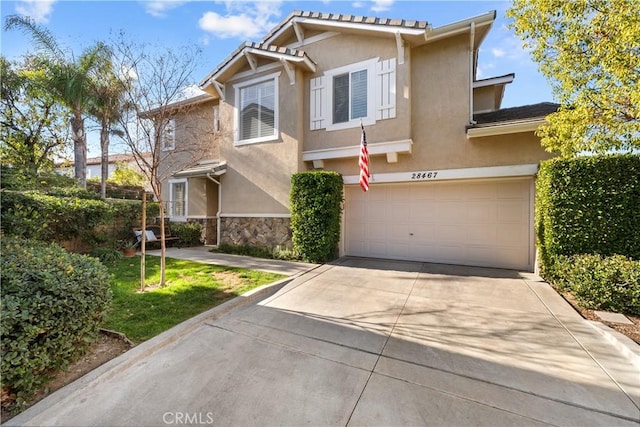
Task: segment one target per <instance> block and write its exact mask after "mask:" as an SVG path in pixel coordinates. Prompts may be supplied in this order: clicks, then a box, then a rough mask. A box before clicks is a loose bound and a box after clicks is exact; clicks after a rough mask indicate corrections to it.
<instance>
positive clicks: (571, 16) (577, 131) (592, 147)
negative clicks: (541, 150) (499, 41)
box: [507, 0, 640, 156]
mask: <svg viewBox="0 0 640 427" xmlns="http://www.w3.org/2000/svg"><path fill="white" fill-rule="evenodd" d="M507 16H508V17H510V18H512V19H513V22H512V23H511V24H510V26H511V28H513V29H515V32H516V34H517V35H518V36H519V37H520V38H521V39H522V40H523V41H524V45H525V47H526V48H528V49H529V50H530V52H531V55H532V57H533V59H534V60H535V61H536V62H538V64H539V66H540V71H541V72H542V73H543V74H544V75H545V76H546V77H547V78H548V79H549V81H550V82H551V84H552V87H553V90H554V93H555V95H556V97H557V98H558V100H559V101H560V102H561V104H562V107H561V108H560V110H559V111H558V112H557V113H553V114H551V115H550V116H549V117H548V122H549V125H548V126H545V127H543V128H541V130H540V131H539V134H540V135H541V137H542V144H543V145H544V146H545V148H546V149H547V150H549V151H556V152H559V153H560V154H562V155H565V156H570V155H574V154H576V153H579V152H582V151H588V152H596V153H603V152H607V151H610V150H628V151H631V150H638V149H640V84H638V81H640V2H639V1H638V0H575V1H565V0H514V1H513V5H512V7H511V8H510V9H509V10H508V12H507Z"/></svg>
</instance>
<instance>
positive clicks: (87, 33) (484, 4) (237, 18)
mask: <svg viewBox="0 0 640 427" xmlns="http://www.w3.org/2000/svg"><path fill="white" fill-rule="evenodd" d="M509 6H510V3H509V2H507V1H398V0H377V1H336V0H325V1H260V2H256V1H178V0H172V1H166V0H165V1H68V0H64V1H62V0H58V1H56V0H24V1H5V0H2V1H1V2H0V8H1V11H0V12H1V16H2V26H3V29H2V39H1V45H0V46H1V53H2V55H3V56H5V57H7V58H9V59H16V58H18V57H20V56H21V55H22V54H24V53H26V52H29V51H33V47H32V41H31V39H30V38H29V37H28V36H26V35H25V34H23V33H22V32H20V31H17V30H12V31H9V32H6V31H4V22H5V18H6V16H8V15H12V14H20V15H27V16H30V17H32V18H33V19H34V20H36V22H38V23H39V24H41V25H44V26H45V27H46V28H48V29H49V30H50V31H52V32H53V34H54V35H55V36H56V38H57V40H58V41H59V43H60V44H61V45H62V46H64V47H66V48H69V49H71V50H72V51H73V52H74V53H79V52H81V51H82V48H83V47H87V46H90V45H92V44H93V43H95V42H96V41H101V40H102V41H107V40H109V39H110V37H111V34H113V33H116V32H119V31H120V30H123V31H124V32H125V33H126V34H127V37H129V38H131V39H134V40H136V41H138V42H149V43H160V44H163V45H169V46H173V47H180V46H184V45H186V44H194V43H195V44H197V45H199V46H200V47H201V48H202V51H203V61H202V62H203V65H202V67H200V68H199V69H198V70H197V71H196V73H195V75H194V76H193V78H194V83H197V82H199V81H200V80H201V79H202V78H204V77H205V76H206V75H207V74H208V73H209V72H210V71H211V70H213V69H214V68H215V67H216V66H217V65H218V63H219V62H220V61H222V60H223V59H224V58H226V57H227V56H228V55H229V54H230V53H231V52H232V51H233V50H234V49H235V48H236V47H238V46H239V45H240V44H241V43H242V42H244V41H256V40H259V39H261V38H262V37H263V36H264V35H265V34H266V33H268V32H269V30H270V29H271V28H272V27H273V26H275V25H276V24H277V23H279V22H280V21H282V20H283V19H285V18H286V17H287V16H288V15H289V14H290V13H291V12H292V11H294V10H309V11H318V12H330V13H347V14H355V15H365V16H377V17H385V18H403V19H416V20H423V21H427V22H429V23H431V24H432V25H433V26H435V27H437V26H440V25H445V24H449V23H452V22H455V21H459V20H462V19H465V18H469V17H472V16H476V15H480V14H482V13H485V12H488V11H490V10H496V11H497V19H496V21H495V23H494V25H493V28H492V30H491V32H490V33H489V35H488V36H487V38H486V39H485V41H484V43H483V44H482V46H481V49H480V57H479V63H478V78H486V77H492V76H500V75H503V74H508V73H515V74H516V78H515V81H514V82H513V83H512V84H510V85H508V86H507V89H506V92H505V97H504V101H503V107H512V106H517V105H527V104H534V103H537V102H543V101H552V100H553V97H552V93H551V89H550V86H549V84H548V83H547V81H546V80H545V78H544V77H543V76H542V75H540V73H539V72H538V67H537V64H536V63H534V62H533V61H532V60H531V59H530V57H529V55H528V53H527V52H525V51H524V50H523V49H522V47H521V42H520V40H518V39H517V38H516V37H515V35H514V34H513V31H511V30H509V29H508V28H507V24H508V21H507V19H506V18H505V16H504V15H505V11H506V10H507V9H508V8H509ZM114 142H115V141H114ZM112 152H117V146H116V147H114V148H113V150H112ZM98 154H99V149H98V148H97V141H95V140H93V138H91V137H90V139H89V155H90V156H94V155H96V156H97V155H98Z"/></svg>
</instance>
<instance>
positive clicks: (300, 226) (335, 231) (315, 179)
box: [291, 171, 343, 262]
mask: <svg viewBox="0 0 640 427" xmlns="http://www.w3.org/2000/svg"><path fill="white" fill-rule="evenodd" d="M342 184H343V182H342V176H341V175H340V174H338V173H336V172H329V171H313V172H300V173H297V174H294V175H293V177H292V178H291V229H292V233H293V235H292V240H293V247H294V250H295V251H296V252H297V253H298V254H299V255H300V257H301V258H302V259H303V260H305V261H308V262H326V261H330V260H332V259H335V258H336V257H337V256H338V242H339V241H340V217H341V214H342Z"/></svg>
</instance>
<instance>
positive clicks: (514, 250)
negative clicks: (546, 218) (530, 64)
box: [165, 12, 557, 270]
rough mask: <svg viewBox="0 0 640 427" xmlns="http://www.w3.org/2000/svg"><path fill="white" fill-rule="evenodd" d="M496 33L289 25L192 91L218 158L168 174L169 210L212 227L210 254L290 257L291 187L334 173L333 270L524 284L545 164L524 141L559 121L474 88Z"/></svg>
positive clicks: (485, 26) (248, 47) (477, 26)
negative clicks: (448, 273) (384, 261)
mask: <svg viewBox="0 0 640 427" xmlns="http://www.w3.org/2000/svg"><path fill="white" fill-rule="evenodd" d="M494 19H495V12H489V13H487V14H484V15H480V16H477V17H474V18H470V19H466V20H463V21H459V22H455V23H452V24H449V25H445V26H441V27H436V28H434V27H432V26H430V25H429V24H428V23H427V22H423V21H408V20H391V19H381V18H368V17H362V16H352V15H336V14H322V13H310V12H294V13H292V14H291V15H290V16H289V17H287V18H286V19H285V20H284V21H282V22H281V23H280V24H279V25H277V26H276V27H275V28H273V30H272V31H271V32H270V33H269V34H267V35H266V36H265V37H264V39H263V40H262V41H261V42H259V43H247V44H243V45H241V46H240V47H239V48H238V49H236V50H235V51H234V52H233V53H231V55H230V56H228V57H227V58H226V59H225V60H224V61H223V62H222V63H221V64H219V65H218V66H217V67H216V68H215V69H214V70H213V71H212V72H211V73H210V74H209V75H208V76H206V77H205V78H204V79H203V80H202V82H201V84H200V87H201V89H203V90H204V91H206V92H207V93H208V94H209V95H210V98H209V99H208V100H207V103H208V105H209V107H208V108H210V110H211V111H212V113H211V114H212V120H213V121H214V125H215V127H216V129H219V130H218V131H219V133H220V134H219V135H220V137H219V138H217V139H216V141H217V142H216V144H217V146H216V150H215V151H216V153H217V157H215V158H210V159H209V158H207V159H203V161H202V162H201V163H200V164H197V165H196V166H190V167H185V168H182V169H180V168H178V167H175V168H174V170H175V172H174V173H173V176H172V177H171V178H170V179H168V180H167V181H166V190H165V194H167V195H168V196H169V200H171V201H172V202H175V201H176V199H180V200H181V201H183V202H184V201H185V200H188V202H187V203H186V206H187V208H186V209H184V210H183V211H180V212H178V213H176V214H175V215H172V217H173V219H188V218H191V217H192V216H196V217H197V216H199V215H200V216H202V215H204V216H207V217H209V218H210V219H211V220H212V221H211V223H213V219H215V233H209V234H210V236H212V237H211V239H209V241H208V243H214V244H215V243H233V244H240V243H244V244H252V245H264V246H275V245H290V239H291V233H290V228H289V218H290V211H289V192H290V180H291V176H292V174H294V173H296V172H299V171H306V170H313V169H325V170H333V171H337V172H339V173H340V174H342V176H343V178H344V183H345V186H344V215H343V229H342V238H341V244H340V252H341V254H342V255H353V256H363V257H377V258H389V259H402V260H418V261H428V262H437V263H453V264H466V265H478V266H490V267H503V268H513V269H522V270H533V268H534V263H535V249H534V234H533V211H534V203H535V200H534V178H535V174H536V171H537V167H538V163H539V162H540V161H541V160H543V159H546V158H548V157H549V156H550V154H548V153H546V152H545V151H544V150H543V149H542V148H541V146H540V141H539V138H538V137H536V136H535V135H534V131H535V130H536V129H537V128H538V126H540V125H541V124H542V123H544V117H545V116H546V115H547V114H548V113H550V112H552V111H555V109H556V108H557V105H555V104H546V103H545V104H538V105H531V106H524V107H518V108H509V109H501V108H500V104H501V100H502V95H503V92H504V90H505V86H506V85H507V84H509V83H510V82H512V80H513V79H514V75H513V74H509V75H504V76H499V77H495V78H489V79H482V80H478V79H476V67H477V60H478V49H479V46H480V44H481V43H482V41H483V39H484V38H485V36H486V35H487V33H488V31H489V30H490V28H491V25H492V23H493V21H494ZM361 123H362V125H363V126H364V129H365V131H366V135H367V141H368V149H369V153H370V169H371V172H372V178H371V181H370V190H369V191H368V192H363V191H362V190H361V188H360V186H359V185H358V174H359V167H358V155H359V144H360V138H361V134H362V132H361ZM178 143H179V141H177V142H176V144H178ZM182 204H183V205H184V203H182ZM196 205H198V206H199V207H200V208H198V209H199V210H198V211H197V212H192V206H196ZM174 213H175V212H174ZM192 214H193V215H192ZM210 225H211V227H213V224H210ZM214 235H215V239H214V238H213V236H214Z"/></svg>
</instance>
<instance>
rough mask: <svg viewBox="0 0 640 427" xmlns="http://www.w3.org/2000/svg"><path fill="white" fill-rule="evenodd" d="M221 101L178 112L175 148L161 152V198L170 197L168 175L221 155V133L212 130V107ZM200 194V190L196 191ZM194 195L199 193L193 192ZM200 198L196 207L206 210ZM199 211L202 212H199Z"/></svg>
mask: <svg viewBox="0 0 640 427" xmlns="http://www.w3.org/2000/svg"><path fill="white" fill-rule="evenodd" d="M217 103H218V101H211V102H205V103H202V104H199V105H196V106H194V107H192V108H187V109H185V110H184V111H183V112H181V113H179V114H176V115H175V116H174V119H175V126H176V129H175V133H176V136H175V149H173V150H168V151H162V152H161V153H160V158H161V161H160V168H159V169H158V176H159V177H160V180H161V181H162V198H163V200H164V201H165V202H168V201H169V185H168V182H169V179H171V177H172V175H173V174H174V173H176V172H179V171H181V170H183V169H185V168H188V167H190V166H194V165H196V164H197V163H198V162H199V161H201V160H208V159H219V158H220V149H219V139H220V136H219V135H218V134H216V133H214V132H213V107H214V106H215V105H216V104H217ZM189 191H190V194H189V214H190V215H191V213H192V212H191V198H192V195H191V189H189ZM197 194H201V193H197ZM193 197H194V199H196V198H197V197H199V196H196V195H195V194H194V196H193ZM200 204H201V202H196V200H194V210H195V211H197V212H202V211H206V210H204V208H200V207H198V206H199V205H200ZM198 215H200V214H198Z"/></svg>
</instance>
